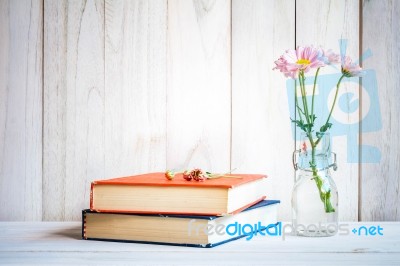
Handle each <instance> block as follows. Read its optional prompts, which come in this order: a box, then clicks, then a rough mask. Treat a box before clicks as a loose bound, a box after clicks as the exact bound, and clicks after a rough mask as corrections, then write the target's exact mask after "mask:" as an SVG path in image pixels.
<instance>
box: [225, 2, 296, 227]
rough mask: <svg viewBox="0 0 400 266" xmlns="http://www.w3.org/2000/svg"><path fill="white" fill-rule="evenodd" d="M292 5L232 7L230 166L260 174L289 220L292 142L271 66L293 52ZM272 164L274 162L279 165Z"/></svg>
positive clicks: (282, 82) (280, 86)
mask: <svg viewBox="0 0 400 266" xmlns="http://www.w3.org/2000/svg"><path fill="white" fill-rule="evenodd" d="M294 7H295V6H294V1H293V0H285V1H280V0H277V1H264V0H257V1H246V0H234V1H232V166H233V167H238V171H240V172H255V173H266V174H267V175H268V185H269V187H268V198H277V199H280V200H281V201H282V203H281V207H280V208H279V211H280V215H281V217H285V219H286V220H287V219H290V215H291V209H290V198H291V189H292V186H293V175H294V173H293V171H294V170H293V166H292V161H291V154H292V152H293V148H294V146H293V137H292V130H291V124H290V119H289V117H290V115H289V108H288V99H287V95H286V79H285V78H284V77H283V75H282V74H281V73H278V72H277V71H273V70H272V68H273V65H274V64H273V62H274V61H275V60H276V59H277V58H278V57H279V56H280V55H281V54H282V53H283V52H284V50H286V49H289V48H293V47H294V46H295V38H294V37H295V36H294V31H295V20H294V18H295V16H294V14H295V13H294V12H295V8H294ZM277 158H280V159H279V160H278V159H277Z"/></svg>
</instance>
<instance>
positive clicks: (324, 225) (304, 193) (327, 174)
mask: <svg viewBox="0 0 400 266" xmlns="http://www.w3.org/2000/svg"><path fill="white" fill-rule="evenodd" d="M318 139H319V141H317V140H318ZM332 155H333V156H332ZM297 158H298V162H297ZM331 161H333V163H330V162H331ZM293 165H294V168H295V170H296V181H295V184H294V187H293V191H292V220H293V228H294V233H295V234H296V235H299V236H332V235H335V234H336V232H337V230H338V191H337V187H336V184H335V182H334V181H333V179H332V176H331V171H330V170H331V168H332V169H334V170H336V169H337V166H336V154H335V153H332V152H331V146H330V135H329V134H328V133H326V134H324V135H323V136H321V137H320V138H318V137H316V136H309V135H307V134H306V133H302V135H301V141H300V149H299V150H296V151H295V152H294V153H293Z"/></svg>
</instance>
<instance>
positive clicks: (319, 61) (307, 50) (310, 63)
mask: <svg viewBox="0 0 400 266" xmlns="http://www.w3.org/2000/svg"><path fill="white" fill-rule="evenodd" d="M275 65H276V67H274V68H273V69H278V70H279V71H281V72H282V73H283V74H284V75H285V77H291V78H293V79H295V78H296V77H297V75H298V73H299V71H300V70H302V71H304V73H306V72H308V71H309V70H310V69H311V68H319V67H323V66H325V65H326V63H325V62H324V57H323V51H322V50H321V49H318V48H315V47H313V46H306V47H302V46H298V47H297V49H296V50H287V51H286V52H285V53H284V54H283V55H282V56H281V57H279V59H278V60H276V61H275Z"/></svg>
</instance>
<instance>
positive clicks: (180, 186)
mask: <svg viewBox="0 0 400 266" xmlns="http://www.w3.org/2000/svg"><path fill="white" fill-rule="evenodd" d="M234 176H235V177H236V178H233V177H220V178H215V179H207V180H205V181H204V182H197V181H193V180H192V181H186V180H185V179H183V175H182V174H177V175H176V176H175V178H174V179H173V180H167V179H166V178H165V173H149V174H143V175H136V176H128V177H120V178H114V179H107V180H99V181H94V182H92V184H91V193H90V209H91V210H92V211H97V212H115V213H155V214H186V215H190V214H192V215H225V214H233V213H237V212H240V211H242V210H244V209H246V208H247V207H249V206H251V205H253V204H255V203H257V202H259V201H261V200H263V199H265V177H266V176H265V175H257V174H234Z"/></svg>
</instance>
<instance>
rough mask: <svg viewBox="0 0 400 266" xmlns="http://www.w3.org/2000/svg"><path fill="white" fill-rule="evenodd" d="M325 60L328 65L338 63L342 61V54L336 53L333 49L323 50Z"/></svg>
mask: <svg viewBox="0 0 400 266" xmlns="http://www.w3.org/2000/svg"><path fill="white" fill-rule="evenodd" d="M322 53H323V58H324V62H325V64H327V65H331V64H338V63H339V62H340V55H339V54H335V53H334V52H333V51H332V49H329V50H322Z"/></svg>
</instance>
